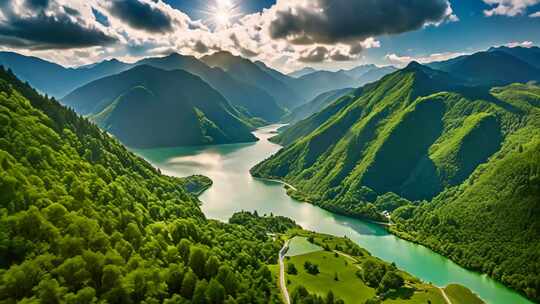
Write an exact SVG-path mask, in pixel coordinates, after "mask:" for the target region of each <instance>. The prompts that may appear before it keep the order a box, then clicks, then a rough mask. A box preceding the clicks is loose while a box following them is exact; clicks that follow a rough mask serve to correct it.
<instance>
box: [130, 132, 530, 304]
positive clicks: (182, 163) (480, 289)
mask: <svg viewBox="0 0 540 304" xmlns="http://www.w3.org/2000/svg"><path fill="white" fill-rule="evenodd" d="M278 127H279V126H278V125H273V126H268V127H265V128H261V129H259V130H257V131H255V132H254V134H255V135H256V136H257V137H258V138H259V139H260V141H258V142H256V143H249V144H233V145H219V146H205V147H179V148H160V149H142V150H141V149H133V151H134V152H135V153H137V154H138V155H140V156H142V157H144V158H145V159H146V160H147V161H149V162H150V163H152V164H153V165H154V166H156V167H158V168H160V169H161V171H162V172H163V173H164V174H167V175H172V176H178V177H183V176H188V175H193V174H202V175H206V176H208V177H210V178H211V179H212V180H213V181H214V185H213V186H212V187H211V188H210V189H208V190H207V191H206V192H205V193H203V194H202V195H201V197H200V199H201V201H202V202H203V204H202V207H201V208H202V210H203V212H204V213H205V214H206V216H207V217H208V218H212V219H218V220H221V221H227V220H228V219H229V218H230V217H231V215H232V214H233V213H235V212H237V211H241V210H246V211H254V210H257V212H258V213H259V214H261V215H262V214H270V213H272V214H274V215H283V216H287V217H289V218H292V219H294V220H295V221H296V222H297V223H298V224H299V225H301V226H302V227H303V228H305V229H308V230H313V231H317V232H321V233H327V234H333V235H337V236H347V237H348V238H350V239H351V240H353V241H355V242H356V243H358V244H359V245H360V246H362V247H364V248H365V249H367V250H368V251H370V252H371V253H372V254H373V255H375V256H377V257H379V258H381V259H384V260H386V261H388V262H394V263H396V265H398V267H399V268H401V269H403V270H405V271H407V272H409V273H411V274H413V275H415V276H417V277H419V278H421V279H422V280H424V281H426V282H431V283H433V284H435V285H438V286H446V285H448V284H450V283H458V284H461V285H464V286H467V287H468V288H470V289H471V290H472V291H473V292H475V293H476V294H478V295H479V296H480V297H481V298H482V299H483V300H484V301H486V302H487V303H492V304H520V303H532V302H530V301H528V300H527V299H526V298H524V297H523V296H521V295H520V294H518V293H516V292H514V291H512V290H510V289H508V288H506V287H505V286H503V285H502V284H500V283H498V282H496V281H495V280H493V279H490V278H489V277H487V276H486V275H481V274H478V273H475V272H471V271H468V270H465V269H464V268H462V267H460V266H458V265H457V264H455V263H453V262H452V261H450V260H449V259H447V258H445V257H443V256H441V255H439V254H437V253H435V252H433V251H431V250H430V249H427V248H425V247H423V246H420V245H416V244H414V243H411V242H408V241H405V240H402V239H399V238H397V237H395V236H394V235H392V234H389V233H388V232H387V231H386V230H385V229H384V228H383V227H381V226H379V225H376V224H372V223H369V222H365V221H362V220H358V219H352V218H348V217H344V216H340V215H336V214H333V213H330V212H328V211H325V210H323V209H321V208H319V207H316V206H313V205H311V204H307V203H301V202H298V201H295V200H293V199H291V198H290V197H288V196H287V194H286V193H285V189H284V187H283V185H282V184H280V183H278V182H273V181H265V180H258V179H255V178H253V177H251V175H250V174H249V169H250V168H251V167H253V166H254V165H255V164H257V163H259V162H261V161H262V160H264V159H266V158H268V157H270V156H271V155H272V154H274V153H276V152H277V151H278V150H279V149H280V148H281V147H280V146H279V145H276V144H273V143H271V142H269V141H268V138H269V137H271V136H273V135H274V134H275V131H276V129H277V128H278Z"/></svg>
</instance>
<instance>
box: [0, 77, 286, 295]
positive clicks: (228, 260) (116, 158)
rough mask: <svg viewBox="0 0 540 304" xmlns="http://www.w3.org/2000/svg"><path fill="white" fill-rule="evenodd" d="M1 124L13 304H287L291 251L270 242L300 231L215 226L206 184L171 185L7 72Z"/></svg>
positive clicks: (3, 278)
mask: <svg viewBox="0 0 540 304" xmlns="http://www.w3.org/2000/svg"><path fill="white" fill-rule="evenodd" d="M0 121H1V122H2V123H1V124H0V134H1V135H2V136H1V138H0V168H1V170H0V189H1V191H0V205H1V206H2V213H1V215H0V228H1V229H0V298H1V299H2V301H3V302H6V303H24V302H27V303H28V302H33V303H98V302H102V303H140V302H152V303H186V302H187V303H192V302H193V303H203V302H205V303H206V302H207V300H206V296H205V295H208V299H210V300H211V301H212V302H213V303H220V301H223V299H225V298H227V299H229V300H228V301H233V302H242V301H247V302H248V303H277V302H279V301H280V300H279V291H278V290H277V288H276V286H275V282H274V280H273V278H272V275H271V273H270V270H269V269H268V268H267V265H268V264H275V263H277V258H276V257H277V255H276V253H277V252H278V251H279V249H280V248H281V246H282V244H279V243H278V242H275V241H273V240H272V239H271V238H267V237H266V236H265V234H264V233H261V232H260V231H261V230H262V231H264V232H267V231H272V232H276V233H278V232H284V230H286V229H288V228H294V227H296V225H295V224H294V223H293V222H292V221H290V220H287V219H283V218H280V217H271V218H265V219H263V218H261V220H260V221H258V222H257V225H253V224H252V225H251V227H250V228H248V227H245V226H243V225H242V223H240V224H235V225H230V224H225V223H220V222H217V221H210V220H207V219H205V217H204V215H203V214H202V212H201V210H200V209H199V204H200V202H199V200H198V199H197V198H196V197H194V196H193V195H191V194H189V193H188V192H186V190H185V187H184V186H186V187H187V186H188V185H193V181H197V180H201V179H203V180H205V181H204V182H205V183H208V182H209V180H208V179H207V178H202V177H196V178H194V179H192V178H186V179H179V178H173V177H168V176H164V175H161V174H160V173H159V171H158V170H156V169H154V168H153V167H152V166H151V165H150V164H148V163H147V162H145V161H144V160H142V159H141V158H139V157H137V156H135V155H134V154H132V153H130V152H128V151H127V150H126V149H125V148H124V147H123V146H121V145H120V144H119V143H118V142H117V141H116V140H114V139H112V138H111V137H110V136H108V135H107V134H106V133H104V132H103V131H101V130H100V129H98V128H97V127H96V126H95V125H93V124H91V123H89V122H88V121H87V120H85V119H83V118H81V117H79V116H78V115H77V114H75V113H74V112H73V111H71V110H68V109H67V108H64V107H62V106H61V105H60V104H58V103H57V102H56V101H54V100H51V99H47V98H43V97H42V96H40V95H38V94H37V93H36V92H35V91H34V90H32V89H31V88H30V87H29V86H27V85H25V84H23V83H22V82H20V81H18V80H17V79H16V78H15V77H14V76H13V75H10V74H8V73H6V72H4V71H3V70H0ZM254 221H255V220H254ZM276 227H277V228H276ZM261 235H262V236H261ZM231 248H234V249H231ZM246 269H249V270H246ZM201 290H202V291H203V292H202V294H201ZM205 290H206V291H207V292H205ZM201 297H202V299H201ZM245 299H248V300H245ZM210 300H208V302H210Z"/></svg>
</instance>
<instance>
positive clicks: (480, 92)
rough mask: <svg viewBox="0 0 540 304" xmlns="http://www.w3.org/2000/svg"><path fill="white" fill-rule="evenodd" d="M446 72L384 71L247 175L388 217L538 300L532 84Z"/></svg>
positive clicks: (537, 102)
mask: <svg viewBox="0 0 540 304" xmlns="http://www.w3.org/2000/svg"><path fill="white" fill-rule="evenodd" d="M441 77H442V78H441ZM445 77H446V80H444V78H445ZM447 77H449V76H448V75H445V74H440V75H437V74H436V73H434V71H433V70H429V69H427V68H425V67H421V66H420V65H412V66H409V67H407V68H406V69H404V70H401V71H398V72H396V73H394V74H391V75H388V76H386V77H384V78H383V79H382V80H381V81H379V82H376V83H374V84H372V85H368V86H366V87H364V88H363V92H362V93H361V95H359V96H358V97H357V98H356V99H355V100H353V101H347V102H343V101H341V103H342V106H341V107H338V106H339V105H340V101H337V102H335V103H334V104H332V105H330V106H329V107H328V108H326V109H325V110H323V111H322V112H321V113H318V114H316V115H314V116H312V117H310V118H308V119H306V120H304V121H301V122H299V123H298V124H296V125H295V126H292V127H291V128H289V129H287V130H286V131H285V132H284V133H283V134H281V135H279V136H278V137H277V139H278V141H279V142H280V143H282V144H287V145H288V146H287V147H286V148H284V149H282V150H281V151H280V152H278V153H277V154H276V155H275V156H273V157H271V158H269V159H268V160H266V161H264V162H263V163H261V164H259V165H257V166H255V167H254V168H253V169H252V174H253V175H254V176H264V177H269V178H278V179H282V180H284V181H286V182H288V183H290V184H292V185H293V186H294V187H296V188H297V189H298V191H293V190H291V189H289V194H290V195H292V196H293V197H295V198H298V199H301V200H305V201H308V202H311V203H314V204H316V205H319V206H321V207H323V208H326V209H329V210H331V211H334V212H338V213H342V214H346V215H350V216H356V217H363V218H370V219H376V220H384V218H383V217H382V216H380V212H381V211H383V210H388V211H390V212H392V211H394V210H395V211H394V212H393V213H392V218H393V219H395V220H396V221H397V222H398V226H397V227H396V229H395V230H396V233H399V234H400V235H401V236H403V237H405V238H408V239H411V240H414V241H417V242H420V243H422V244H425V245H427V246H429V247H431V248H433V249H435V250H437V251H439V252H441V253H442V254H444V255H446V256H449V257H450V258H452V259H453V260H455V261H457V262H458V263H460V264H462V265H464V266H466V267H468V268H472V269H475V270H478V271H482V272H485V273H487V274H489V275H491V276H493V277H494V278H496V279H498V280H500V281H502V282H503V283H505V284H507V285H509V286H511V287H513V288H515V289H517V290H520V291H521V292H523V293H525V294H527V296H529V297H530V298H532V299H536V300H538V294H539V293H538V290H540V286H539V285H538V284H537V282H538V276H537V274H538V273H539V272H538V268H539V267H540V265H539V264H538V263H536V262H531V261H539V260H540V259H539V256H538V252H540V251H539V250H538V248H540V247H539V246H540V237H539V236H540V233H539V232H540V230H539V227H540V222H539V221H538V218H539V217H538V216H539V212H540V209H539V208H538V206H539V205H538V204H539V201H538V197H540V196H539V188H538V187H539V186H538V185H539V183H538V178H537V177H538V176H539V170H540V169H539V168H540V158H539V157H538V156H539V155H540V150H539V149H540V124H539V122H540V119H539V118H540V88H539V87H537V86H534V85H524V84H514V85H510V86H506V87H501V88H494V89H491V90H487V89H483V88H466V87H460V86H459V85H458V86H453V87H452V86H448V85H446V86H445V85H444V83H452V81H451V80H449V79H451V78H447ZM443 80H444V81H443ZM332 107H338V109H337V110H336V111H334V113H332V112H330V111H329V109H331V108H332ZM325 113H326V115H327V117H324V119H321V118H320V117H321V115H324V114H325ZM318 117H319V119H320V120H319V121H316V119H317V118H318ZM294 132H296V133H294ZM421 200H423V202H422V203H420V202H419V201H421ZM396 209H397V210H396ZM503 261H504V262H503Z"/></svg>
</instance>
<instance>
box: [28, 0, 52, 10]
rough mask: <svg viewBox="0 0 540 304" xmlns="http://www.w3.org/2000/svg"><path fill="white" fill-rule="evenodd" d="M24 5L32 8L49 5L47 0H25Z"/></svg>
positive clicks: (42, 7) (41, 7)
mask: <svg viewBox="0 0 540 304" xmlns="http://www.w3.org/2000/svg"><path fill="white" fill-rule="evenodd" d="M26 5H27V6H28V7H29V8H33V9H44V8H47V6H49V0H26Z"/></svg>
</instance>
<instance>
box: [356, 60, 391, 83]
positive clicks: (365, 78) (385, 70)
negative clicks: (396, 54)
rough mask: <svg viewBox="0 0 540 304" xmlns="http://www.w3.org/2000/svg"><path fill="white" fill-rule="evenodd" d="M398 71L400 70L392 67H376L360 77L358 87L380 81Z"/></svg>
mask: <svg viewBox="0 0 540 304" xmlns="http://www.w3.org/2000/svg"><path fill="white" fill-rule="evenodd" d="M397 70H398V69H397V68H396V67H393V66H391V65H389V66H384V67H374V68H372V69H369V70H368V71H366V72H365V73H364V74H362V75H360V76H358V77H357V78H356V80H357V81H358V85H360V86H362V85H365V84H367V83H372V82H375V81H378V80H380V79H381V78H383V77H384V76H386V75H388V74H390V73H394V72H395V71H397Z"/></svg>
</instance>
